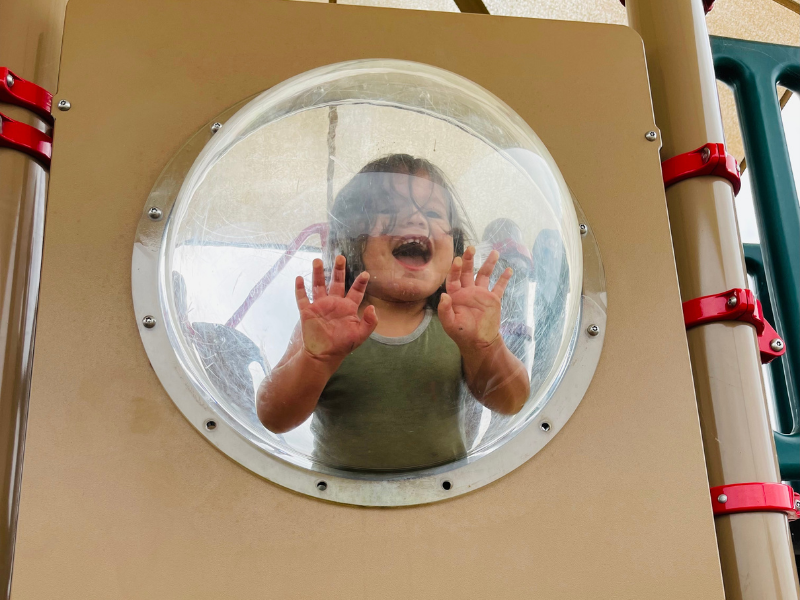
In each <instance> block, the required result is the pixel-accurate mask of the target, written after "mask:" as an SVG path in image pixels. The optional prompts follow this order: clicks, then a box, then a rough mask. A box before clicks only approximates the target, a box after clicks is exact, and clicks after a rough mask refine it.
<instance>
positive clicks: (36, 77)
mask: <svg viewBox="0 0 800 600" xmlns="http://www.w3.org/2000/svg"><path fill="white" fill-rule="evenodd" d="M65 8H66V0H5V1H4V2H2V3H0V65H2V66H4V67H9V68H10V69H11V70H12V71H14V72H15V73H16V74H17V75H19V76H20V77H22V78H24V79H27V80H28V81H32V82H33V83H36V84H37V85H40V86H41V87H44V88H45V89H48V90H51V91H55V87H56V84H57V83H58V66H59V59H60V55H61V35H62V32H63V26H64V10H65ZM0 110H2V112H3V113H5V114H7V115H8V116H10V117H11V118H13V119H16V120H18V121H22V122H24V123H27V124H29V125H32V126H34V127H37V128H39V129H42V130H44V128H45V124H44V123H43V122H42V121H41V120H40V119H39V118H38V117H35V116H33V115H32V114H31V113H30V112H29V111H26V110H24V109H20V108H17V107H13V106H8V105H4V104H0ZM47 178H48V174H47V170H46V169H45V168H43V167H42V166H41V165H40V164H39V163H37V162H36V161H35V160H34V159H32V158H30V157H29V156H27V155H26V154H22V153H20V152H17V151H15V150H9V149H5V148H3V149H0V515H1V516H0V600H6V599H7V598H8V597H9V596H10V593H11V570H12V565H13V557H14V538H15V534H16V524H17V507H18V504H19V486H20V481H21V476H22V455H23V451H24V439H25V425H26V420H27V412H28V394H29V391H30V375H31V367H32V362H33V360H32V359H33V338H34V330H35V326H36V305H37V300H38V295H39V272H40V269H41V258H42V241H43V235H44V211H45V203H46V190H47Z"/></svg>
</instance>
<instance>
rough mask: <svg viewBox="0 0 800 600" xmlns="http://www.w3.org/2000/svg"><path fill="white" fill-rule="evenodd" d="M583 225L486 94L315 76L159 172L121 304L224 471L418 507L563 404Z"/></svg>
mask: <svg viewBox="0 0 800 600" xmlns="http://www.w3.org/2000/svg"><path fill="white" fill-rule="evenodd" d="M587 229H588V228H587V225H586V224H585V223H584V220H583V219H580V220H579V218H578V216H577V214H576V203H575V201H574V199H573V198H572V196H571V194H570V191H569V189H568V187H567V185H566V183H565V181H564V179H563V177H562V176H561V174H560V172H559V170H558V167H557V166H556V163H555V161H554V160H553V158H552V157H551V156H550V154H549V152H548V151H547V149H546V148H545V146H544V144H543V143H542V142H541V140H540V139H539V138H538V137H537V136H536V134H535V133H534V132H533V131H532V130H531V128H530V127H529V126H528V125H527V124H526V123H525V122H524V121H523V120H522V119H521V118H520V117H519V116H517V115H516V114H515V113H514V112H513V111H512V110H511V109H510V108H509V107H508V106H507V105H505V104H504V103H503V102H502V101H501V100H500V99H498V98H497V97H495V96H494V95H492V94H491V93H490V92H488V91H487V90H485V89H483V88H481V87H480V86H478V85H476V84H475V83H472V82H471V81H469V80H467V79H465V78H463V77H461V76H459V75H456V74H453V73H450V72H448V71H444V70H442V69H439V68H435V67H431V66H428V65H423V64H419V63H411V62H406V61H398V60H360V61H352V62H347V63H339V64H335V65H330V66H326V67H322V68H319V69H315V70H312V71H309V72H306V73H303V74H301V75H298V76H297V77H294V78H292V79H290V80H288V81H285V82H283V83H281V84H280V85H277V86H276V87H274V88H272V89H270V90H268V91H266V92H264V93H263V94H261V95H259V96H257V97H256V98H255V99H253V100H251V101H249V102H247V103H243V104H242V105H241V106H238V107H236V108H235V109H233V110H231V111H229V114H225V115H222V116H220V118H219V121H218V122H217V123H215V124H214V125H213V126H212V127H210V128H204V130H203V131H202V132H200V133H198V134H197V135H196V136H195V138H193V139H192V140H191V141H190V142H189V143H187V145H186V146H185V147H184V149H183V150H181V151H180V152H179V154H178V155H177V156H176V157H175V159H174V160H173V161H172V163H171V164H170V165H169V166H168V167H167V168H166V169H165V171H164V173H163V174H162V176H161V178H160V179H159V182H158V183H157V184H156V186H155V188H154V190H153V193H152V194H151V197H150V198H149V199H148V204H147V206H146V207H145V212H144V214H143V219H142V223H141V225H140V228H139V236H138V238H137V247H136V251H135V252H134V282H133V283H134V301H135V308H136V311H137V314H138V315H139V317H140V319H142V325H141V330H142V336H143V339H144V342H145V346H146V348H147V350H148V353H149V355H150V359H151V363H152V364H153V366H154V368H155V369H156V371H157V373H158V374H159V377H160V378H161V380H162V382H163V383H164V385H165V388H166V389H167V391H168V392H169V393H170V395H171V397H172V398H173V400H174V401H175V402H176V404H178V406H179V407H180V408H181V410H182V411H183V412H184V414H186V416H187V417H188V418H189V419H190V420H191V421H192V422H193V423H194V424H195V425H196V426H197V427H198V428H199V429H200V430H201V431H203V433H204V435H206V436H207V437H208V438H209V439H210V440H211V441H212V442H213V443H215V444H216V445H217V446H218V447H220V449H222V450H223V451H224V452H226V453H227V454H228V455H230V456H231V457H232V458H234V459H235V460H238V461H239V462H241V463H242V464H244V465H245V466H246V467H248V468H250V469H251V470H253V471H256V472H257V473H260V474H262V475H264V476H265V477H267V478H269V479H272V480H273V481H276V482H277V483H280V484H282V485H285V486H287V487H291V488H293V489H296V490H299V491H303V492H306V493H311V494H313V495H317V496H321V497H327V498H329V499H333V500H338V501H343V502H351V503H357V504H378V505H391V504H411V503H416V502H425V501H431V500H436V499H440V498H443V497H448V496H449V495H454V494H457V493H462V492H463V491H466V489H467V488H469V489H472V488H474V487H478V486H479V485H482V484H483V483H486V482H488V481H490V480H492V479H494V478H496V477H499V476H501V475H502V474H503V473H504V472H505V471H507V470H509V469H510V468H514V467H515V466H517V465H518V464H521V463H522V462H524V460H526V459H527V458H529V457H530V456H531V455H533V454H534V453H535V452H536V451H537V450H538V449H539V448H541V447H542V446H543V445H544V444H545V443H546V442H547V441H548V440H549V439H551V438H552V437H553V436H554V435H555V433H556V431H557V429H558V428H560V427H561V426H563V424H564V422H565V421H566V419H567V418H568V417H569V415H570V414H571V413H572V411H573V410H574V409H575V406H577V403H578V402H579V401H580V396H582V395H583V392H584V391H585V389H586V387H587V386H588V382H589V380H590V379H591V374H592V372H593V370H594V367H595V365H596V362H597V358H598V357H599V351H600V346H601V344H602V335H599V336H598V335H597V334H598V332H600V333H602V332H603V331H604V324H605V321H604V317H605V313H604V310H603V309H604V306H602V302H601V303H597V302H593V303H592V307H591V309H590V310H589V312H590V313H592V314H591V318H589V319H588V320H587V306H586V297H587V296H586V293H585V289H584V288H585V284H586V282H587V281H589V280H591V281H593V282H594V283H593V284H592V285H594V287H595V288H596V289H595V291H597V292H598V293H602V290H601V287H602V285H601V282H602V273H599V274H598V272H597V271H598V269H600V267H599V258H597V253H596V248H594V247H592V248H591V251H590V252H589V253H588V254H587V235H586V231H587ZM588 237H589V238H591V236H588ZM592 244H593V239H592V240H591V242H590V244H589V245H592ZM586 256H590V257H591V258H589V259H588V260H587V259H586V258H585V257H586ZM584 263H586V264H584ZM589 263H591V264H589ZM587 268H591V269H593V270H594V272H592V273H589V274H588V275H585V273H586V272H587ZM598 282H600V283H598ZM148 318H149V319H150V320H147V319H148ZM590 321H591V322H590ZM592 327H594V329H592ZM597 338H600V339H597ZM592 344H593V345H594V346H592ZM584 345H586V346H587V347H589V349H582V348H583V346H584ZM581 353H583V354H584V355H585V356H581ZM576 364H577V366H575V365H576ZM576 369H577V371H579V372H578V373H573V374H572V375H570V373H571V371H575V370H576ZM570 377H572V378H573V379H574V381H572V382H571V383H570V384H569V386H567V387H569V388H570V389H569V390H563V389H562V391H561V392H559V389H560V388H563V387H564V385H565V381H566V380H567V379H569V378H570ZM576 382H577V383H576ZM559 403H560V406H559ZM503 453H512V454H513V457H508V456H506V457H505V458H503V457H502V456H501V455H502V454H503ZM493 457H494V458H493ZM498 457H499V458H498ZM479 464H480V465H482V466H481V467H477V466H476V465H479ZM491 465H496V468H495V467H492V466H491ZM487 467H489V468H488V470H487Z"/></svg>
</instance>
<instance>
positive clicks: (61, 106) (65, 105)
mask: <svg viewBox="0 0 800 600" xmlns="http://www.w3.org/2000/svg"><path fill="white" fill-rule="evenodd" d="M56 106H57V107H58V110H64V111H67V110H69V109H70V108H72V104H70V103H69V100H59V101H58V104H56Z"/></svg>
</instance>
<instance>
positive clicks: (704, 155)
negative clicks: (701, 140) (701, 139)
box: [700, 148, 711, 163]
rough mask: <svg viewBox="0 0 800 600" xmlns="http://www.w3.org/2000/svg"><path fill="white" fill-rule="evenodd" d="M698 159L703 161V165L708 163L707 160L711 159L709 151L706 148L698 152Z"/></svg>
mask: <svg viewBox="0 0 800 600" xmlns="http://www.w3.org/2000/svg"><path fill="white" fill-rule="evenodd" d="M700 158H702V159H703V162H704V163H707V162H708V161H709V159H710V158H711V150H709V149H708V148H703V149H702V150H701V151H700Z"/></svg>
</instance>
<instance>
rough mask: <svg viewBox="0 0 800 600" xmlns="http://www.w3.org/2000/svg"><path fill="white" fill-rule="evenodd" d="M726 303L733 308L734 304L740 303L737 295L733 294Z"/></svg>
mask: <svg viewBox="0 0 800 600" xmlns="http://www.w3.org/2000/svg"><path fill="white" fill-rule="evenodd" d="M725 304H727V305H728V308H733V307H734V306H736V305H737V304H739V299H738V298H737V297H736V296H731V297H730V298H728V301H727V302H725Z"/></svg>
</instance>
